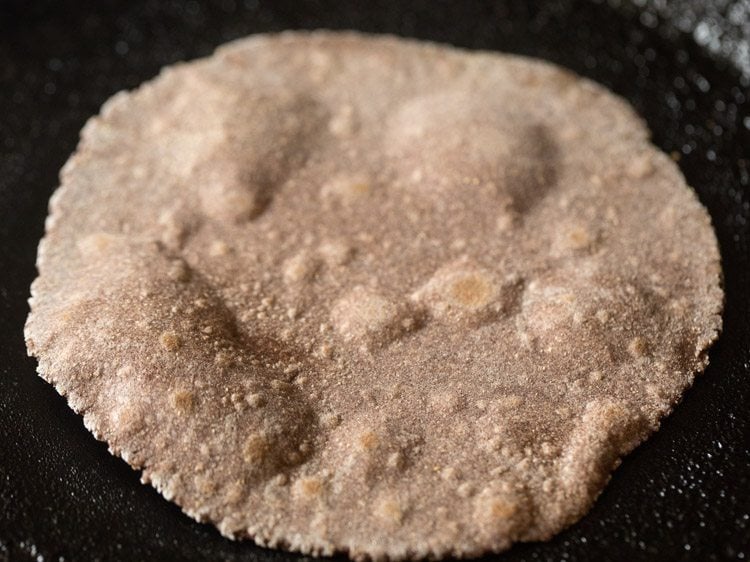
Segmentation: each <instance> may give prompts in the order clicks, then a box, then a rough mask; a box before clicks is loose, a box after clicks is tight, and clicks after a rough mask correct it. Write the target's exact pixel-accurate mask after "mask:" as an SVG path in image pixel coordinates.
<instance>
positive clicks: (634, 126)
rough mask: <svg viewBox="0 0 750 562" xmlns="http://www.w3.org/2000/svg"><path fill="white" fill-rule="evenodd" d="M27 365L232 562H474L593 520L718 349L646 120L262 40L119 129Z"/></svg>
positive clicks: (446, 73)
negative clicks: (213, 536) (246, 560)
mask: <svg viewBox="0 0 750 562" xmlns="http://www.w3.org/2000/svg"><path fill="white" fill-rule="evenodd" d="M61 178H62V180H61V181H62V185H61V187H60V189H59V190H58V191H57V192H56V193H55V195H54V197H53V198H52V201H51V213H50V217H49V220H48V223H47V234H46V236H45V237H44V239H43V240H42V243H41V244H40V248H39V261H38V265H39V272H40V274H39V278H38V279H37V280H36V281H35V282H34V284H33V287H32V298H31V310H32V312H31V314H30V316H29V319H28V324H27V327H26V338H27V343H28V348H29V351H30V353H31V354H33V355H34V356H35V357H37V358H38V360H39V372H40V373H41V375H42V376H43V377H44V378H45V379H46V380H48V381H50V382H51V383H52V384H54V385H55V387H56V388H57V389H58V391H59V392H60V393H61V394H63V395H65V396H67V398H68V401H69V403H70V405H71V407H72V408H73V409H75V410H76V411H77V412H80V413H82V414H83V417H84V422H85V424H86V427H87V428H89V429H90V430H91V432H92V433H94V435H96V436H97V438H99V439H103V440H105V441H107V442H108V443H109V446H110V448H111V451H112V452H113V453H114V454H116V455H119V456H121V457H122V458H123V459H125V460H126V461H127V462H128V463H130V464H131V465H132V466H134V467H137V468H140V469H142V470H143V481H144V482H150V483H151V484H153V485H154V486H155V487H156V488H157V489H158V490H159V491H160V492H161V493H163V494H164V496H165V497H166V498H167V499H170V500H173V501H174V502H176V503H177V504H179V505H180V506H181V507H182V508H183V510H184V511H185V512H186V513H187V514H189V515H190V516H192V517H194V518H196V519H199V520H202V521H210V522H212V523H214V524H216V526H217V527H218V528H219V530H220V531H221V532H222V533H223V534H224V535H226V536H228V537H233V538H241V537H251V538H253V539H254V540H255V541H256V542H258V543H259V544H262V545H269V546H278V547H283V548H288V549H291V550H299V551H302V552H306V553H316V554H329V553H333V552H335V551H343V552H347V553H348V554H349V555H350V556H352V557H355V558H366V557H372V558H375V559H385V558H389V559H403V558H420V557H426V556H432V557H441V556H446V555H456V556H470V555H479V554H481V553H484V552H487V551H500V550H503V549H506V548H508V547H509V546H510V544H511V543H512V542H514V541H530V540H540V539H546V538H549V537H550V536H552V534H553V533H555V532H557V531H559V530H560V529H561V528H563V527H565V526H566V525H569V524H571V523H572V522H574V521H576V520H577V519H578V518H580V517H581V516H582V515H583V514H584V513H585V512H586V510H587V509H588V508H589V506H590V505H591V504H592V502H593V501H594V499H595V498H596V496H597V495H598V494H599V492H600V491H601V489H602V487H603V486H604V485H605V483H606V481H607V479H608V478H609V474H610V472H611V471H612V470H613V469H614V468H615V466H617V464H618V462H619V458H620V457H621V456H622V455H623V454H625V453H627V452H628V451H630V450H631V449H632V448H633V447H635V446H636V444H637V443H639V442H640V441H641V440H642V439H644V438H645V437H646V436H647V435H648V434H649V433H651V432H652V431H654V430H655V429H656V428H657V426H658V424H659V420H660V418H661V417H662V416H664V415H665V414H667V413H668V412H669V410H670V409H671V408H672V406H673V405H674V404H675V402H676V401H678V400H679V398H680V395H681V393H682V392H683V390H685V388H686V387H688V386H689V385H690V383H691V382H692V380H693V376H694V374H695V373H696V372H699V371H701V370H702V369H704V367H705V366H706V363H707V356H706V350H707V348H708V347H709V345H710V344H711V342H713V341H714V339H715V338H716V337H717V333H718V330H719V328H720V326H721V318H720V311H721V306H722V297H723V295H722V291H721V288H720V274H721V270H720V264H719V252H718V249H717V243H716V240H715V237H714V234H713V232H712V229H711V225H710V220H709V217H708V214H707V213H706V211H705V210H704V209H703V208H702V207H701V205H700V204H699V202H698V201H697V199H696V197H695V195H694V194H693V192H692V191H691V190H690V189H689V188H688V187H687V186H686V184H685V181H684V179H683V177H682V175H681V174H680V172H679V171H678V169H677V167H676V166H675V164H674V163H673V162H672V161H671V160H670V159H669V157H667V156H666V155H664V154H662V153H661V152H659V151H658V150H656V149H655V148H654V147H653V146H652V145H651V144H650V143H649V141H648V131H647V129H646V127H645V126H644V124H643V123H642V121H641V120H640V119H639V118H638V117H637V115H636V114H635V113H634V112H633V110H632V109H631V108H630V107H628V105H627V104H626V103H625V102H623V101H622V100H621V99H619V98H617V97H615V96H614V95H612V94H610V93H608V92H607V91H605V90H604V89H603V88H602V87H600V86H598V85H596V84H594V83H592V82H590V81H588V80H584V79H581V78H578V77H576V76H574V75H573V74H571V73H569V72H567V71H565V70H562V69H560V68H557V67H555V66H553V65H550V64H547V63H543V62H539V61H534V60H530V59H526V58H521V57H516V56H508V55H500V54H490V53H470V52H465V51H460V50H456V49H453V48H449V47H442V46H436V45H431V44H425V43H418V42H414V41H406V40H403V39H396V38H393V37H368V36H363V35H359V34H354V33H346V34H339V33H313V34H301V33H285V34H281V35H274V36H255V37H252V38H249V39H245V40H241V41H237V42H234V43H231V44H229V45H227V46H224V47H222V48H220V49H219V50H218V51H217V52H216V54H214V55H213V56H211V57H209V58H207V59H203V60H199V61H195V62H191V63H188V64H179V65H175V66H173V67H170V68H167V69H165V70H164V71H163V72H162V74H161V75H160V76H159V77H158V78H156V79H154V80H152V81H150V82H147V83H145V84H144V85H143V86H141V87H140V88H138V89H137V90H135V91H133V92H129V93H120V94H118V95H116V96H114V97H113V98H112V99H111V100H109V101H108V102H107V103H106V104H105V106H104V107H103V109H102V112H101V114H100V115H99V116H97V117H95V118H93V119H92V120H91V121H90V122H89V123H88V124H87V125H86V127H85V128H84V130H83V132H82V140H81V143H80V145H79V147H78V150H77V151H76V153H75V154H74V155H73V156H72V157H71V159H70V160H69V162H68V163H67V164H66V166H65V168H64V169H63V171H62V174H61Z"/></svg>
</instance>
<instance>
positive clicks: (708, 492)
mask: <svg viewBox="0 0 750 562" xmlns="http://www.w3.org/2000/svg"><path fill="white" fill-rule="evenodd" d="M640 3H641V4H642V3H643V2H640ZM681 4H683V5H686V4H689V2H685V1H683V2H681ZM696 4H697V5H700V2H697V3H696ZM726 4H727V2H721V5H722V6H724V5H726ZM736 4H737V5H740V4H744V2H742V1H740V2H736ZM729 5H730V7H731V5H732V4H731V3H730V4H729ZM748 11H750V10H747V11H745V12H744V13H745V14H747V12H748ZM645 13H646V14H647V15H644V12H639V11H638V10H636V9H635V8H633V7H628V5H622V6H620V5H619V4H618V7H616V8H613V7H612V6H610V5H608V4H599V3H591V2H585V1H582V0H581V1H576V0H557V1H548V2H536V3H528V2H520V1H519V2H450V3H449V2H438V1H434V0H433V1H427V0H425V1H424V2H418V3H413V4H409V5H408V6H407V5H406V4H405V3H400V2H397V1H394V2H385V1H371V2H367V3H362V4H361V5H358V4H355V3H351V2H340V3H337V2H333V1H328V0H320V1H317V2H309V3H301V2H299V1H292V0H289V1H286V0H285V1H270V0H269V1H268V2H264V1H260V0H216V1H213V2H205V3H198V2H196V1H186V2H173V1H157V0H145V1H135V0H132V1H130V2H121V3H116V2H114V1H104V0H101V1H98V2H91V3H88V2H78V1H74V0H71V1H63V0H57V1H55V2H18V3H10V4H9V3H7V2H6V3H4V4H2V5H1V6H0V336H1V337H2V340H0V560H3V559H12V560H16V559H18V560H25V559H32V560H94V559H103V560H118V559H126V560H131V559H136V560H172V559H181V560H269V561H270V560H295V559H300V558H301V557H299V556H297V555H291V554H286V553H280V552H276V551H270V550H265V549H261V548H258V547H256V546H254V545H252V544H251V543H233V542H231V541H228V540H226V539H224V538H222V537H221V536H220V535H219V534H218V532H217V531H216V530H215V529H213V528H212V527H210V526H207V525H201V524H198V523H195V522H194V521H192V520H191V519H189V518H188V517H187V516H184V515H182V514H181V512H180V511H179V509H178V508H177V507H176V506H174V505H173V504H171V503H169V502H167V501H165V500H164V499H163V498H162V497H161V496H159V495H158V494H157V493H156V492H155V491H154V490H153V489H152V488H150V487H147V486H143V485H141V484H140V482H139V480H138V479H139V475H138V473H137V472H135V471H133V470H131V469H130V468H129V467H128V466H127V465H126V464H125V463H124V462H123V461H121V460H119V459H116V458H114V457H112V456H110V455H109V453H108V452H107V449H106V446H105V445H104V444H103V443H100V442H97V441H96V440H95V439H94V438H93V437H92V436H91V435H90V434H89V433H88V432H87V431H86V430H85V429H84V427H83V424H82V421H81V418H80V417H79V416H77V415H76V414H74V413H73V412H72V411H71V410H69V409H68V407H67V405H66V404H65V401H64V400H63V399H62V398H61V397H60V396H58V395H57V393H56V392H55V391H54V390H53V388H52V387H51V386H50V385H48V384H46V383H45V382H43V381H42V380H41V379H40V378H38V377H37V376H36V375H35V362H34V361H33V360H31V359H29V358H27V357H26V351H25V346H24V342H23V335H22V329H23V323H24V320H25V317H26V314H27V312H28V308H27V305H26V298H27V296H28V289H29V284H30V283H31V281H32V279H33V278H34V277H35V275H36V272H35V269H34V259H35V255H36V245H37V243H38V241H39V238H40V237H41V236H42V233H43V223H44V217H45V215H46V210H47V200H48V199H49V196H50V194H51V193H52V191H53V190H54V188H55V187H56V186H57V183H58V182H57V173H58V170H59V169H60V167H61V166H62V165H63V163H64V162H65V160H66V159H67V157H68V156H69V155H70V153H71V152H72V151H73V150H74V149H75V145H76V142H77V137H78V131H79V130H80V128H81V126H82V125H83V123H84V122H85V120H86V119H87V118H88V117H90V116H91V115H93V114H95V113H96V112H97V111H98V108H99V106H100V105H101V104H102V103H103V102H104V101H105V100H106V99H107V98H108V97H109V96H110V95H112V94H113V93H115V92H116V91H118V90H120V89H123V88H132V87H135V86H137V85H138V84H139V83H141V82H142V81H143V80H146V79H148V78H151V77H152V76H154V75H155V74H156V73H157V72H158V70H159V68H161V67H162V66H164V65H166V64H170V63H173V62H175V61H178V60H182V59H191V58H195V57H197V56H203V55H207V54H209V53H210V52H211V51H212V50H213V48H214V47H216V46H217V45H219V44H221V43H223V42H225V41H228V40H230V39H233V38H237V37H241V36H244V35H247V34H249V33H255V32H261V31H278V30H282V29H289V28H292V29H299V28H310V29H312V28H319V27H327V28H334V29H359V30H363V31H370V32H389V33H396V34H399V35H404V36H411V37H418V38H422V39H430V40H436V41H442V42H448V43H452V44H454V45H458V46H463V47H468V48H484V49H496V50H503V51H509V52H515V53H521V54H527V55H532V56H537V57H541V58H545V59H547V60H551V61H553V62H556V63H558V64H561V65H563V66H566V67H568V68H570V69H572V70H574V71H576V72H578V73H580V74H582V75H585V76H588V77H590V78H593V79H595V80H597V81H599V82H601V83H603V84H605V85H606V86H608V87H610V88H611V89H613V90H614V91H615V92H617V93H619V94H621V95H623V96H625V97H626V98H627V99H628V100H630V102H631V103H632V104H633V105H634V106H635V108H636V109H637V110H638V111H639V112H640V113H641V115H643V116H644V117H645V118H646V119H647V121H648V123H649V126H650V127H651V129H652V131H653V138H654V141H655V142H656V144H657V145H659V146H660V147H661V148H662V149H663V150H665V151H667V152H668V153H672V154H673V156H674V157H675V158H676V159H679V165H680V167H681V168H682V170H683V172H684V173H685V175H686V177H687V179H688V183H689V184H690V185H692V186H693V187H695V189H696V190H697V192H698V195H699V197H700V199H701V201H702V202H703V203H704V205H706V207H707V208H708V210H709V212H710V214H711V216H712V218H713V221H714V226H715V228H716V232H717V235H718V238H719V242H720V246H721V252H722V259H723V267H724V274H725V289H726V299H727V300H726V307H725V314H724V332H723V334H722V336H721V338H720V340H719V342H718V343H717V344H716V345H715V346H714V348H713V349H712V350H711V354H710V358H711V364H710V366H709V368H708V370H707V371H706V373H705V374H704V375H703V376H701V377H699V379H698V380H697V381H696V383H695V385H694V387H693V388H692V389H691V390H689V391H688V392H687V393H686V395H685V398H684V400H683V402H682V404H681V405H679V407H678V408H677V409H676V410H675V412H674V414H673V415H671V416H670V417H669V418H667V419H666V420H665V421H664V423H663V425H662V429H661V430H660V431H659V432H658V433H657V434H655V435H654V436H653V437H652V438H651V439H649V440H648V441H647V442H646V443H645V444H643V445H642V446H640V447H639V448H638V449H636V451H635V452H633V453H632V454H631V455H630V456H629V457H627V458H626V460H625V461H624V462H623V464H622V466H621V467H620V468H619V469H618V470H617V471H616V472H615V474H614V476H613V479H612V481H611V483H610V484H609V486H608V487H607V488H606V490H605V491H604V493H603V494H602V496H601V497H600V498H599V500H598V501H597V503H596V505H595V506H594V508H593V509H592V510H591V512H590V513H589V514H588V515H587V516H586V517H585V518H584V519H583V520H581V521H580V522H579V523H578V524H576V525H574V526H573V527H571V528H570V529H568V530H566V531H564V532H562V533H561V534H559V535H558V536H557V537H555V538H554V539H553V540H551V541H549V542H548V543H533V544H521V545H517V546H515V547H514V548H513V549H512V550H510V551H509V552H508V553H506V554H504V555H503V556H502V559H504V560H507V561H520V560H550V561H551V560H647V559H648V560H653V559H659V560H724V559H750V445H749V444H750V408H748V402H749V401H750V247H749V243H750V224H749V223H750V101H748V97H750V82H748V80H747V79H745V78H742V77H741V75H740V74H739V73H738V72H737V71H736V70H735V69H734V68H733V67H732V66H731V65H730V64H729V63H723V62H720V60H719V59H715V58H712V56H709V55H708V54H706V51H704V50H703V49H702V48H701V47H699V46H698V45H697V44H696V43H695V42H694V41H693V39H692V38H691V37H690V36H688V35H684V34H682V33H680V32H678V31H677V30H676V27H674V26H672V25H664V24H665V22H663V21H661V19H660V16H659V15H658V14H657V12H653V13H652V12H645ZM727 13H728V12H727ZM678 27H679V26H678Z"/></svg>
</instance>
